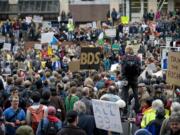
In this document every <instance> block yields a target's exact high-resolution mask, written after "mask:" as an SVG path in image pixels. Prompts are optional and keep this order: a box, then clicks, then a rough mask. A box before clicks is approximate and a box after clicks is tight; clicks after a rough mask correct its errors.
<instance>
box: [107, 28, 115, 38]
mask: <svg viewBox="0 0 180 135" xmlns="http://www.w3.org/2000/svg"><path fill="white" fill-rule="evenodd" d="M105 35H106V36H107V37H111V38H113V37H116V29H105Z"/></svg>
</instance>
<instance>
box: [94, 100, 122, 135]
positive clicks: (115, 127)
mask: <svg viewBox="0 0 180 135" xmlns="http://www.w3.org/2000/svg"><path fill="white" fill-rule="evenodd" d="M92 104H93V112H94V117H95V123H96V127H97V128H99V129H104V130H107V131H113V132H118V133H122V132H123V130H122V124H121V118H120V112H119V106H118V105H117V104H116V103H114V102H109V101H103V100H95V99H93V100H92Z"/></svg>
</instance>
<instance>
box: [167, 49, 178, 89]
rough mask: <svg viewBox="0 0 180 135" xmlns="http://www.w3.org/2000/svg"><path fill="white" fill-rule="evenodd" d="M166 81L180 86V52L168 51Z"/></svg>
mask: <svg viewBox="0 0 180 135" xmlns="http://www.w3.org/2000/svg"><path fill="white" fill-rule="evenodd" d="M166 77H167V78H166V79H167V83H169V84H172V85H175V86H180V52H169V54H168V70H167V73H166Z"/></svg>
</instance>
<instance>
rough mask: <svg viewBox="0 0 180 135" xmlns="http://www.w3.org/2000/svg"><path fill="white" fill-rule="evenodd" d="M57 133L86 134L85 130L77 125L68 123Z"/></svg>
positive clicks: (67, 134) (66, 134) (65, 134)
mask: <svg viewBox="0 0 180 135" xmlns="http://www.w3.org/2000/svg"><path fill="white" fill-rule="evenodd" d="M57 135H86V132H85V131H84V130H82V129H81V128H79V127H75V126H72V125H69V126H67V127H64V128H62V129H61V130H60V131H59V132H58V133H57Z"/></svg>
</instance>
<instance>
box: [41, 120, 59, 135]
mask: <svg viewBox="0 0 180 135" xmlns="http://www.w3.org/2000/svg"><path fill="white" fill-rule="evenodd" d="M41 122H42V123H41V126H42V132H43V135H56V134H57V132H58V131H59V130H58V127H57V126H56V123H55V122H52V121H48V126H47V128H46V129H44V128H43V120H42V121H41Z"/></svg>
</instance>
